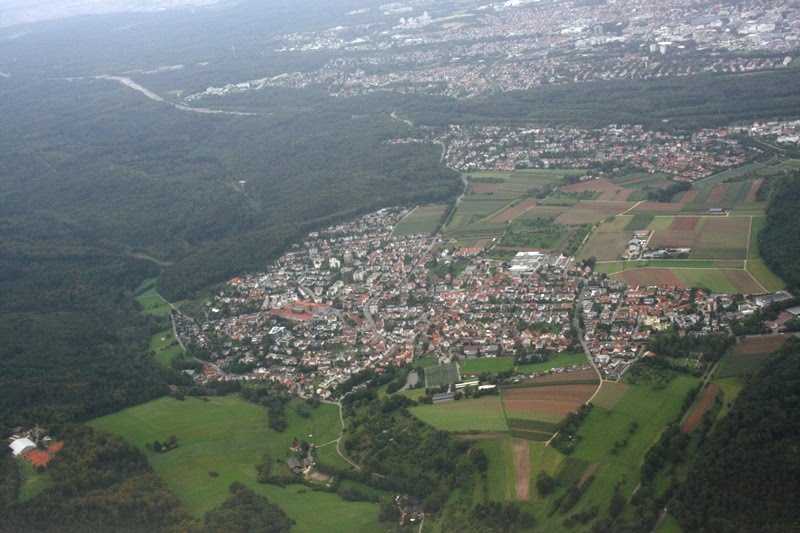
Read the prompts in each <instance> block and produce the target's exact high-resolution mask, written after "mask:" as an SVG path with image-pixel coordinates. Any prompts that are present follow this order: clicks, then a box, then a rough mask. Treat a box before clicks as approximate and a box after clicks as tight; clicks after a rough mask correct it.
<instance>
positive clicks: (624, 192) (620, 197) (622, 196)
mask: <svg viewBox="0 0 800 533" xmlns="http://www.w3.org/2000/svg"><path fill="white" fill-rule="evenodd" d="M634 192H636V191H634V190H633V189H620V191H619V192H618V193H617V195H616V196H615V197H614V201H616V202H627V201H628V198H630V197H631V196H633V193H634Z"/></svg>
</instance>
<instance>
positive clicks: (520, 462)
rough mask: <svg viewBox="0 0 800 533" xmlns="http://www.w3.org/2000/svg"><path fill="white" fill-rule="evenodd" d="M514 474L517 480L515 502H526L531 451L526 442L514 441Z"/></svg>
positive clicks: (529, 482) (529, 477)
mask: <svg viewBox="0 0 800 533" xmlns="http://www.w3.org/2000/svg"><path fill="white" fill-rule="evenodd" d="M514 474H515V476H516V478H517V485H516V486H517V500H518V501H528V499H529V498H530V494H529V492H530V486H531V451H530V448H529V446H528V441H526V440H523V439H514Z"/></svg>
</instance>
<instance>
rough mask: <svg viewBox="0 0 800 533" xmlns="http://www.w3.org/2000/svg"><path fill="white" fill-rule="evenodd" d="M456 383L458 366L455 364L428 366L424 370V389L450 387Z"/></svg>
mask: <svg viewBox="0 0 800 533" xmlns="http://www.w3.org/2000/svg"><path fill="white" fill-rule="evenodd" d="M457 382H458V366H457V365H456V364H455V363H447V364H445V365H436V366H429V367H426V368H425V387H427V388H430V387H438V386H440V385H448V384H450V385H452V384H453V383H457Z"/></svg>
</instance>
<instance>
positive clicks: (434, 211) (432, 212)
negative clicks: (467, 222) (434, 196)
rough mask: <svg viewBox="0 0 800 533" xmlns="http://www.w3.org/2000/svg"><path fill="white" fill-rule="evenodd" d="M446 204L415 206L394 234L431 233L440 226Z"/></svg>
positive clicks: (398, 235)
mask: <svg viewBox="0 0 800 533" xmlns="http://www.w3.org/2000/svg"><path fill="white" fill-rule="evenodd" d="M447 207H448V206H446V205H440V204H434V205H423V206H419V207H417V208H415V209H414V210H413V211H411V212H410V213H409V214H408V215H406V216H405V217H404V218H403V219H402V220H401V221H400V222H398V223H397V226H395V228H394V231H393V232H392V235H395V236H397V237H402V236H404V235H419V234H424V235H430V234H431V233H433V232H434V231H436V229H437V228H438V227H439V224H441V222H442V217H443V216H444V213H445V211H446V210H447Z"/></svg>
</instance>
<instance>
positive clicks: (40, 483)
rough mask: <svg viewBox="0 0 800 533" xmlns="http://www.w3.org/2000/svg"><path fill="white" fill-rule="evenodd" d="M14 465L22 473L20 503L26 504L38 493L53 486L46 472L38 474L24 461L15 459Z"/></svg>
mask: <svg viewBox="0 0 800 533" xmlns="http://www.w3.org/2000/svg"><path fill="white" fill-rule="evenodd" d="M15 463H16V464H17V466H18V467H19V469H20V471H21V473H22V485H21V486H20V489H19V499H20V501H23V502H26V501H28V500H30V499H33V498H35V497H36V496H38V495H39V493H40V492H42V491H43V490H44V489H46V488H48V487H49V486H50V485H52V484H53V480H51V479H50V474H49V473H48V472H47V470H45V471H44V472H42V473H41V474H40V473H39V472H37V471H36V468H35V467H34V466H33V465H32V464H31V463H29V462H28V461H25V460H24V459H17V460H16V461H15Z"/></svg>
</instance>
